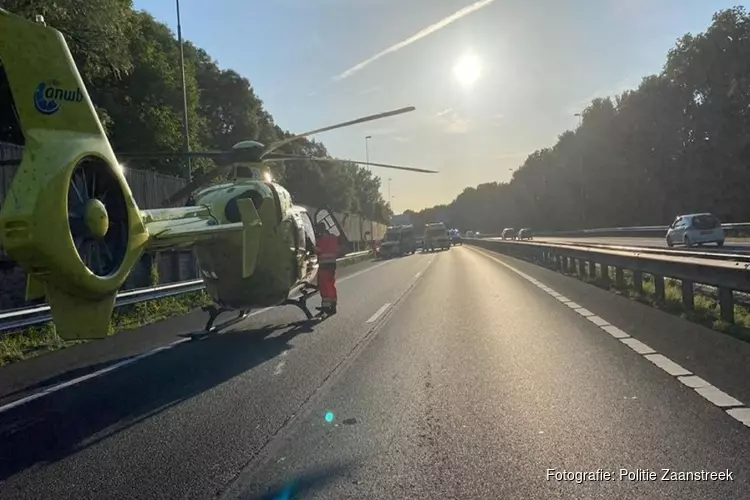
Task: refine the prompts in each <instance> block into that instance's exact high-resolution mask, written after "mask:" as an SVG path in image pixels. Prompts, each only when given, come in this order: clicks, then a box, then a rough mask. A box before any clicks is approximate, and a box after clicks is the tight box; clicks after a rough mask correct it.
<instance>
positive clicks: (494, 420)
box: [0, 247, 750, 499]
mask: <svg viewBox="0 0 750 500" xmlns="http://www.w3.org/2000/svg"><path fill="white" fill-rule="evenodd" d="M504 264H506V265H507V264H510V265H511V266H515V267H514V269H523V270H525V272H526V273H528V274H529V275H531V274H534V275H537V274H535V273H537V271H538V278H537V279H538V280H545V282H549V283H550V286H553V287H554V288H555V289H557V290H558V291H560V293H564V294H566V295H570V297H571V299H572V300H576V301H578V302H580V304H581V305H583V306H584V307H590V308H591V309H592V310H593V311H594V312H596V313H598V314H602V315H603V317H604V318H605V319H608V316H612V317H614V319H610V321H612V322H613V324H618V325H623V328H626V329H627V330H628V331H629V333H631V334H632V335H633V336H635V335H636V333H635V332H634V331H632V330H636V329H637V331H639V332H646V333H648V334H649V335H651V334H652V333H650V332H651V331H656V332H657V334H656V335H661V337H658V336H657V337H654V345H659V344H658V341H661V345H660V347H659V349H661V347H662V346H664V349H668V348H669V347H670V345H672V344H675V342H674V340H673V339H674V337H669V335H670V333H675V334H676V333H685V336H684V337H681V342H679V343H678V344H680V346H679V348H680V349H682V351H681V352H679V353H676V352H671V351H669V352H668V351H666V350H665V351H664V352H665V354H668V355H669V356H671V357H673V359H678V360H679V361H680V363H683V361H682V359H681V358H678V357H676V354H680V355H681V356H684V357H686V358H690V360H692V361H691V362H692V363H693V364H688V363H685V366H687V367H688V368H690V369H691V370H693V371H694V372H695V373H696V374H700V375H703V376H705V377H707V378H708V379H709V381H712V382H714V383H716V384H719V383H721V384H729V382H730V381H732V380H731V379H732V377H730V375H729V374H727V373H724V372H723V371H729V367H728V365H729V366H732V365H733V363H737V364H741V365H742V366H746V363H745V364H742V359H741V358H742V356H740V354H741V353H742V352H744V353H745V354H746V353H747V351H742V349H738V348H736V346H733V345H731V344H726V343H724V344H722V343H721V342H714V343H712V344H711V345H708V346H704V347H706V348H708V351H707V352H708V353H709V354H710V355H709V356H706V358H705V359H697V360H696V359H695V358H696V356H695V354H694V352H693V351H690V350H689V349H688V344H696V343H699V342H700V341H701V335H705V332H701V331H697V332H696V328H695V327H690V328H688V327H684V328H683V327H680V323H679V322H680V321H682V320H679V319H678V318H673V317H670V316H667V315H664V314H663V313H659V312H658V311H652V310H649V311H651V312H652V314H651V315H649V314H643V313H639V312H638V310H635V311H636V312H633V311H634V310H632V309H631V308H632V307H635V308H638V307H640V308H644V307H645V306H643V305H640V304H636V303H635V302H632V301H627V300H626V299H622V298H620V297H615V296H613V295H611V294H607V293H606V292H605V291H602V290H599V289H595V288H593V287H587V285H585V284H583V283H580V282H578V281H576V280H574V279H572V278H568V277H565V276H561V275H557V274H555V273H552V272H550V271H547V270H543V269H540V268H534V266H531V265H529V264H525V263H519V262H518V261H514V260H513V259H508V258H505V257H502V256H498V255H497V254H494V255H488V253H487V252H485V253H484V254H483V253H482V251H479V250H476V249H473V248H469V247H454V248H453V249H451V250H450V251H449V252H441V253H437V254H434V255H430V254H425V255H420V254H417V255H414V256H410V257H406V258H402V259H396V260H393V261H388V262H386V263H385V264H376V265H378V266H379V267H375V266H372V265H370V266H369V267H363V269H360V270H359V271H357V272H362V274H354V275H352V277H351V278H349V279H348V280H347V281H345V282H344V283H342V284H341V286H340V294H341V303H342V305H341V312H340V314H339V315H338V316H336V317H334V318H331V319H330V320H328V321H326V322H324V323H323V324H321V325H318V326H316V327H315V328H314V331H313V332H305V331H304V330H303V331H299V330H297V331H294V329H293V328H292V329H291V330H290V329H289V328H281V329H278V330H271V329H270V328H267V329H263V328H262V327H263V326H265V325H267V324H277V323H284V322H290V321H294V320H296V319H299V313H298V312H297V311H294V309H293V308H284V309H278V310H273V311H270V312H268V313H264V314H260V315H258V316H256V317H254V318H252V319H251V320H249V321H248V322H247V323H246V324H243V325H240V326H239V327H238V328H237V329H236V331H232V332H229V333H227V334H224V335H221V336H218V337H215V338H212V339H209V340H206V341H202V342H196V343H186V344H180V345H178V346H177V347H175V348H172V349H170V350H167V351H164V352H160V353H158V354H155V355H153V356H151V357H148V358H145V359H143V360H141V361H139V362H137V363H134V364H132V365H129V366H127V367H124V368H122V369H120V370H117V371H114V372H111V373H108V374H106V375H104V376H102V377H98V378H94V379H91V380H87V381H85V382H83V383H81V384H78V385H75V386H72V387H69V388H67V389H65V390H62V391H58V392H56V393H54V394H51V395H49V396H46V397H44V398H41V399H39V400H36V401H32V402H31V403H28V404H26V405H23V406H20V407H18V408H14V409H12V410H10V411H8V412H4V413H0V443H1V444H2V446H0V481H2V482H0V497H2V498H4V499H5V498H9V499H11V498H56V499H57V498H210V497H212V496H214V495H217V494H218V495H221V496H222V497H223V498H259V496H258V495H260V494H265V493H268V492H269V489H273V488H272V487H273V486H274V485H280V486H281V487H282V488H283V487H284V486H290V485H292V486H293V485H295V484H296V485H297V486H311V487H312V489H313V491H310V492H307V494H305V496H304V498H326V499H330V498H383V499H390V498H446V499H447V498H462V499H463V498H522V497H528V498H535V499H536V498H571V499H573V498H576V499H577V498H667V499H671V498H675V499H676V498H680V499H690V498H721V499H725V498H726V499H733V498H745V497H746V492H747V491H748V486H750V485H749V484H748V482H750V478H749V476H748V472H747V471H748V470H750V455H748V454H747V452H746V450H747V449H749V448H748V447H749V446H750V429H748V428H747V427H746V426H744V425H742V424H741V423H740V422H738V421H737V420H735V419H733V418H731V417H730V416H729V415H728V414H727V413H726V412H725V411H724V410H722V409H721V408H718V407H717V406H716V405H715V404H712V403H710V402H709V401H707V400H706V399H704V398H702V397H701V396H700V395H698V393H697V392H696V391H694V390H693V389H691V388H689V387H687V386H686V385H684V384H682V383H680V382H679V381H678V380H677V379H676V378H675V377H674V376H671V375H669V374H667V373H665V371H663V370H662V369H660V368H658V367H657V366H656V365H655V364H654V363H653V362H650V361H648V360H647V359H646V358H645V356H644V355H641V354H638V353H637V352H635V351H634V350H632V349H631V348H630V347H628V346H626V345H625V344H624V343H622V342H621V341H619V340H618V339H616V338H614V337H613V336H612V335H611V334H608V333H607V332H605V331H604V330H603V329H602V328H601V327H599V326H597V324H595V322H594V320H593V319H587V318H586V317H584V316H583V313H582V312H581V310H574V309H573V308H572V307H571V306H569V305H566V304H565V303H562V302H561V301H560V300H559V299H557V298H555V296H553V295H551V294H550V293H548V292H547V291H545V290H543V289H541V288H540V287H539V286H535V285H534V284H533V283H531V282H530V280H529V278H528V275H527V277H526V278H525V277H524V276H520V275H519V274H518V273H517V272H514V271H513V270H512V269H509V268H508V267H506V265H504ZM604 296H606V299H602V297H604ZM609 300H611V301H616V300H620V301H625V303H626V305H623V304H625V303H623V302H607V303H605V301H609ZM599 310H601V311H604V312H599ZM618 314H621V315H622V318H621V317H619V316H618ZM627 318H630V319H631V320H632V319H633V318H637V321H636V322H634V323H632V324H631V323H627V322H626V319H627ZM662 318H668V319H669V321H665V320H663V319H662ZM669 328H672V329H673V330H674V331H673V332H670V331H669ZM691 328H692V329H691ZM681 330H684V331H681ZM639 334H640V333H639ZM125 335H129V334H125ZM716 335H719V334H716ZM725 337H726V336H722V338H725ZM670 338H671V339H672V340H670ZM647 342H648V343H649V344H651V343H652V340H651V337H649V338H648V340H647ZM692 347H693V348H694V349H696V350H698V351H700V349H699V348H700V347H701V346H700V345H693V346H692ZM725 351H726V352H727V356H728V355H729V353H734V354H735V355H737V356H739V357H735V358H731V359H730V358H728V357H727V358H726V359H724V358H722V352H725ZM711 357H713V359H708V358H711ZM728 361H731V362H732V363H729V362H728ZM696 363H697V364H696ZM705 364H709V365H713V366H720V368H721V369H720V370H718V371H717V370H716V369H714V371H708V372H707V373H708V375H705V374H704V373H703V371H702V370H703V369H704V368H705V367H706V365H705ZM694 365H695V366H694ZM722 370H723V371H722ZM2 375H3V372H2V371H0V379H2ZM722 376H724V377H729V378H722ZM714 378H715V380H714ZM733 379H734V380H739V382H738V383H737V385H735V386H731V385H730V389H732V391H733V390H734V388H735V387H746V383H744V381H745V380H747V378H746V376H745V374H744V373H738V372H735V373H734V377H733ZM721 387H724V385H721ZM727 390H729V389H727ZM745 396H746V394H739V395H738V397H745ZM329 420H330V421H329ZM549 468H555V469H557V470H558V471H561V470H563V469H566V470H568V471H596V470H597V469H600V468H601V469H603V471H614V472H615V473H616V474H619V470H620V469H621V468H626V469H628V470H629V471H631V472H633V473H636V470H637V469H639V468H640V469H651V470H652V471H658V472H660V471H659V469H661V468H672V469H675V470H696V469H697V470H700V469H705V470H708V471H717V472H718V471H725V470H726V469H729V471H730V472H732V473H733V476H734V478H733V479H734V480H733V481H722V482H703V483H695V482H662V481H648V482H646V481H641V482H636V481H629V480H622V481H621V480H614V481H605V482H587V483H585V484H575V483H574V482H570V481H568V482H561V481H554V480H552V481H547V480H546V471H547V469H549ZM279 498H289V497H279Z"/></svg>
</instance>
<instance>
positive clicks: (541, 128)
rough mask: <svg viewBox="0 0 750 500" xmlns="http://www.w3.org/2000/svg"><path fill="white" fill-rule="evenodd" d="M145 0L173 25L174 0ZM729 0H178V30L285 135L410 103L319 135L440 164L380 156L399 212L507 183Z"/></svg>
mask: <svg viewBox="0 0 750 500" xmlns="http://www.w3.org/2000/svg"><path fill="white" fill-rule="evenodd" d="M134 4H135V7H136V8H137V9H139V10H146V11H148V12H150V13H151V14H152V15H153V16H154V17H155V18H157V19H158V20H160V21H162V22H164V23H165V24H167V25H168V26H170V27H171V28H172V29H173V30H174V31H175V32H176V29H177V16H176V9H175V3H174V2H169V1H163V0H134ZM734 5H743V3H742V2H739V1H737V0H735V1H720V0H546V1H530V0H265V1H263V2H260V1H248V0H216V1H214V2H205V1H202V0H181V1H180V11H181V23H182V33H183V37H185V38H186V39H188V40H191V41H192V42H193V43H195V44H196V45H197V46H199V47H201V48H203V49H205V50H206V51H207V52H208V53H209V54H210V55H211V56H212V57H213V58H214V59H216V60H217V61H218V63H219V65H220V66H221V67H222V68H231V69H234V70H235V71H237V72H238V73H240V74H242V75H243V76H245V77H247V78H248V79H249V80H250V82H251V84H252V86H253V88H254V89H255V92H256V93H257V94H258V96H259V97H260V98H261V99H262V100H263V102H264V106H265V107H266V109H267V110H268V111H269V112H270V113H271V114H272V115H273V117H274V120H275V121H276V123H277V124H278V125H279V126H281V127H282V128H284V129H287V130H289V131H290V132H297V133H299V132H303V131H306V130H310V129H316V128H320V127H323V126H325V125H329V124H333V123H338V122H341V121H348V120H351V119H354V118H357V117H360V116H365V115H370V114H374V113H378V112H382V111H388V110H391V109H397V108H402V107H404V106H415V107H416V111H414V112H412V113H408V114H404V115H401V116H396V117H391V118H386V119H383V120H379V121H374V122H370V123H368V124H361V125H356V126H353V127H349V128H345V129H341V130H337V131H331V132H326V133H323V134H320V135H318V136H316V137H315V138H316V139H317V140H320V141H321V142H322V143H323V144H325V146H326V148H327V149H328V152H329V154H331V155H332V156H338V157H341V158H348V159H352V160H360V161H365V160H366V159H367V158H366V152H367V150H369V159H370V161H373V162H378V163H391V164H398V165H407V166H412V167H419V168H427V169H432V170H438V171H440V173H439V174H419V173H411V172H402V171H394V170H386V169H379V168H375V167H372V171H373V173H375V174H376V175H378V176H380V177H381V179H382V189H381V191H382V193H383V196H384V198H385V199H386V200H389V199H390V201H391V203H392V207H393V209H394V211H395V212H396V213H400V212H402V211H403V210H405V209H412V210H419V209H422V208H425V207H429V206H433V205H436V204H440V203H450V202H451V201H452V200H453V199H454V198H455V197H456V196H457V195H458V194H460V193H461V191H463V189H464V188H465V187H470V186H476V185H478V184H481V183H483V182H493V181H508V180H510V178H511V176H512V172H513V170H515V169H517V168H518V167H520V166H521V165H522V164H523V162H524V160H525V158H526V156H527V155H528V154H530V153H532V152H533V151H535V150H537V149H540V148H544V147H548V146H552V145H554V143H555V142H556V140H557V137H558V136H559V135H560V134H561V133H562V132H564V131H565V130H568V129H573V128H575V126H576V125H577V123H578V118H576V117H575V116H574V114H575V113H577V112H580V111H581V110H582V109H583V108H584V107H585V106H586V105H587V104H588V103H589V102H590V101H591V100H592V99H594V98H595V97H605V96H614V95H616V94H619V93H621V92H622V91H624V90H626V89H630V88H635V87H637V86H638V84H639V82H640V80H641V78H642V77H644V76H646V75H649V74H654V73H657V72H659V71H660V70H661V68H662V66H663V64H664V62H665V60H666V55H667V52H668V51H669V49H670V48H671V47H673V46H674V43H675V41H676V40H677V39H678V38H680V37H681V36H682V35H684V34H686V33H693V34H697V33H700V32H702V31H705V29H706V28H707V27H708V26H709V25H710V23H711V16H712V15H713V14H714V13H715V12H716V11H718V10H722V9H725V8H729V7H732V6H734ZM744 5H746V3H745V4H744ZM457 67H458V68H460V70H457V69H456V68H457ZM368 135H370V136H372V138H371V139H369V140H368V141H366V140H365V137H366V136H368ZM250 139H251V138H250ZM366 142H367V147H366ZM388 179H391V180H390V181H389V180H388Z"/></svg>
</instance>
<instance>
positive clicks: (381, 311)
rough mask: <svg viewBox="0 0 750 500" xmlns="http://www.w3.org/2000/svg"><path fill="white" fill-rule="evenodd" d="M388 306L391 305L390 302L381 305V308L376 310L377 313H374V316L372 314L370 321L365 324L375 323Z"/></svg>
mask: <svg viewBox="0 0 750 500" xmlns="http://www.w3.org/2000/svg"><path fill="white" fill-rule="evenodd" d="M390 305H391V303H390V302H386V303H385V304H383V307H381V308H380V309H378V310H377V311H375V314H373V315H372V316H370V319H368V320H367V323H375V322H376V321H377V320H378V318H379V317H380V315H381V314H383V313H384V312H385V310H386V309H388V308H389V307H390Z"/></svg>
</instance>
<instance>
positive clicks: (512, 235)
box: [502, 227, 516, 240]
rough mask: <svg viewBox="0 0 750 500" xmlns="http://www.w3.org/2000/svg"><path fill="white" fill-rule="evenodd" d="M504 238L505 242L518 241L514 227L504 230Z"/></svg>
mask: <svg viewBox="0 0 750 500" xmlns="http://www.w3.org/2000/svg"><path fill="white" fill-rule="evenodd" d="M502 238H503V239H504V240H515V239H516V230H515V229H514V228H512V227H506V228H505V229H503V235H502Z"/></svg>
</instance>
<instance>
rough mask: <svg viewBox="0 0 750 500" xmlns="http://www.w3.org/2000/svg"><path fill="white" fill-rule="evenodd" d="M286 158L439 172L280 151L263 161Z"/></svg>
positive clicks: (429, 171) (425, 172) (430, 172)
mask: <svg viewBox="0 0 750 500" xmlns="http://www.w3.org/2000/svg"><path fill="white" fill-rule="evenodd" d="M287 160H311V161H325V162H333V163H336V162H342V163H346V162H349V163H356V164H358V165H364V166H368V167H381V168H393V169H396V170H408V171H409V172H419V173H421V174H439V173H440V172H438V171H437V170H426V169H424V168H415V167H404V166H402V165H389V164H387V163H373V162H364V161H357V160H342V159H341V158H321V157H317V156H304V155H287V154H281V153H273V154H271V155H268V156H267V157H266V158H265V161H287Z"/></svg>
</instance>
